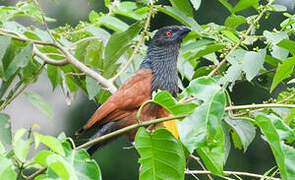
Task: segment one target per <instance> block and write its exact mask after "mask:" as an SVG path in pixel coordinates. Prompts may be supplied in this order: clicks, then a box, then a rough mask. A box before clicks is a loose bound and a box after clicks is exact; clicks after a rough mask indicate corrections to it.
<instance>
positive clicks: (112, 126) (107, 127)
mask: <svg viewBox="0 0 295 180" xmlns="http://www.w3.org/2000/svg"><path fill="white" fill-rule="evenodd" d="M117 129H118V127H117V125H116V122H115V121H110V122H108V123H106V124H104V125H103V126H102V127H101V128H100V129H99V130H98V131H97V132H96V133H95V134H94V135H93V136H92V137H91V138H90V140H93V139H96V138H98V137H101V136H103V135H106V134H109V133H111V132H113V131H116V130H117ZM114 139H115V138H111V139H109V140H106V141H103V142H100V143H98V144H95V145H92V146H90V147H89V148H88V149H87V152H88V153H89V154H90V156H92V155H93V154H94V153H95V152H96V150H97V149H98V148H101V147H103V146H104V145H106V144H108V143H110V142H111V141H112V140H114Z"/></svg>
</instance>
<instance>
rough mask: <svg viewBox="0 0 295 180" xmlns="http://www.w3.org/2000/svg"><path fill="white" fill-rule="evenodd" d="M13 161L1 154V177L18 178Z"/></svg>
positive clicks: (11, 179) (12, 179)
mask: <svg viewBox="0 0 295 180" xmlns="http://www.w3.org/2000/svg"><path fill="white" fill-rule="evenodd" d="M14 169H15V168H14V166H13V163H12V162H11V160H10V159H7V158H5V157H3V156H1V155H0V177H1V179H3V180H4V179H9V180H14V179H16V177H17V176H16V172H15V170H14Z"/></svg>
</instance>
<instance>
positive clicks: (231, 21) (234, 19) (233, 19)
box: [224, 14, 247, 28]
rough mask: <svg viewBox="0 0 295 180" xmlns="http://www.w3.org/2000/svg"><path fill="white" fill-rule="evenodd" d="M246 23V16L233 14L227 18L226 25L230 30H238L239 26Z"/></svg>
mask: <svg viewBox="0 0 295 180" xmlns="http://www.w3.org/2000/svg"><path fill="white" fill-rule="evenodd" d="M246 22H247V20H246V18H245V17H244V16H240V15H234V14H232V15H231V16H228V17H227V18H226V20H225V22H224V25H225V26H227V27H230V28H236V27H237V26H239V25H241V24H243V23H246Z"/></svg>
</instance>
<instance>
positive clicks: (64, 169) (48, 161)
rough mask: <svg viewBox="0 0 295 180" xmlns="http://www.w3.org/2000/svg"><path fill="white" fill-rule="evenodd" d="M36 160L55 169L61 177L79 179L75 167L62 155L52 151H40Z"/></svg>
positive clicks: (72, 179)
mask: <svg viewBox="0 0 295 180" xmlns="http://www.w3.org/2000/svg"><path fill="white" fill-rule="evenodd" d="M35 162H36V163H39V164H41V165H43V166H46V167H48V168H50V169H51V170H53V171H54V172H55V173H56V174H57V175H58V176H59V177H60V178H61V179H71V180H78V178H77V176H76V173H75V170H74V168H73V167H72V166H71V165H70V164H69V163H68V162H67V161H66V160H65V159H64V158H63V157H62V156H60V155H58V154H55V153H53V152H50V151H45V150H43V151H40V152H39V153H38V154H37V155H36V156H35Z"/></svg>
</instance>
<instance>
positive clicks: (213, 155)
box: [197, 126, 225, 175]
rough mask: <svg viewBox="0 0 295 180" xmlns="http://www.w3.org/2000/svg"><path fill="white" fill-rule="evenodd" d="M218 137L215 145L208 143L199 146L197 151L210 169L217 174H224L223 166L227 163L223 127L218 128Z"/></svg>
mask: <svg viewBox="0 0 295 180" xmlns="http://www.w3.org/2000/svg"><path fill="white" fill-rule="evenodd" d="M216 132H217V133H216V137H215V139H214V140H215V142H214V145H213V146H212V145H211V144H206V145H202V146H200V147H198V148H197V152H198V154H199V155H200V157H201V158H202V160H203V161H204V163H205V165H206V167H207V169H208V170H210V171H211V172H212V173H213V174H215V175H223V166H224V163H225V152H224V151H225V148H224V144H225V139H224V133H223V128H222V127H221V126H219V127H218V128H216Z"/></svg>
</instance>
